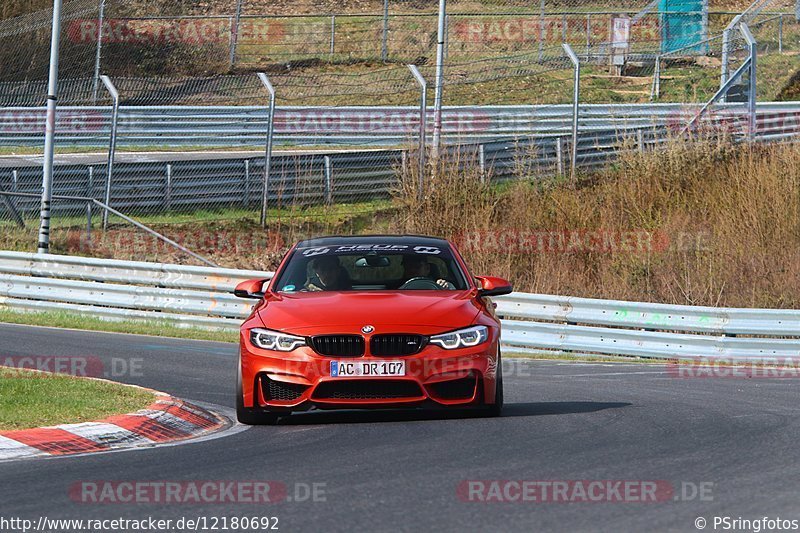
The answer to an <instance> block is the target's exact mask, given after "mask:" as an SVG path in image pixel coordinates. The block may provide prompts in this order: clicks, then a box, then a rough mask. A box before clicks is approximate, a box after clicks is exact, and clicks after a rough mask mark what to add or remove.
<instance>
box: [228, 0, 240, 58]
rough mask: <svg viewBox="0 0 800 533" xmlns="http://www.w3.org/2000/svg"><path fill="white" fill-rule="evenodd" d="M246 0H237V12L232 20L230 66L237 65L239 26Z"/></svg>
mask: <svg viewBox="0 0 800 533" xmlns="http://www.w3.org/2000/svg"><path fill="white" fill-rule="evenodd" d="M243 1H244V0H236V14H235V15H234V17H233V20H231V49H230V57H229V58H228V63H229V65H230V68H233V67H234V66H235V65H236V51H237V48H238V47H239V27H240V24H241V21H242V3H243Z"/></svg>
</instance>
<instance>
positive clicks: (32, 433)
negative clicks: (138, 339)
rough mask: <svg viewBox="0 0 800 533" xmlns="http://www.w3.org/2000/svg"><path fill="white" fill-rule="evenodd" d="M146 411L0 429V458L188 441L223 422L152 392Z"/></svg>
mask: <svg viewBox="0 0 800 533" xmlns="http://www.w3.org/2000/svg"><path fill="white" fill-rule="evenodd" d="M156 394H157V396H156V398H155V401H154V402H153V403H152V404H151V405H150V406H148V407H147V408H146V409H142V410H140V411H136V412H135V413H130V414H126V415H115V416H110V417H108V418H106V419H103V420H98V421H96V422H84V423H80V424H62V425H58V426H50V427H41V428H35V429H22V430H16V431H3V432H0V461H8V460H14V459H25V458H29V457H47V456H63V455H74V454H85V453H93V452H106V451H112V450H124V449H130V448H140V447H147V446H156V445H160V444H166V443H173V442H178V441H183V440H187V439H194V438H198V437H202V436H205V435H208V434H210V433H213V432H216V431H218V430H220V429H222V428H224V427H227V426H228V425H229V422H228V420H227V419H225V418H224V417H222V416H220V415H217V414H215V413H212V412H211V411H208V410H206V409H203V408H202V407H199V406H197V405H193V404H191V403H188V402H185V401H183V400H180V399H178V398H174V397H172V396H169V395H166V394H163V393H156Z"/></svg>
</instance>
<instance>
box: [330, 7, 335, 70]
mask: <svg viewBox="0 0 800 533" xmlns="http://www.w3.org/2000/svg"><path fill="white" fill-rule="evenodd" d="M335 50H336V15H331V53H330V59H329V60H330V61H333V52H334V51H335Z"/></svg>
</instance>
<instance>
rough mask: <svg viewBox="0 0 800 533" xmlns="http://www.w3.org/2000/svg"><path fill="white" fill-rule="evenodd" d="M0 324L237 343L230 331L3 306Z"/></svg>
mask: <svg viewBox="0 0 800 533" xmlns="http://www.w3.org/2000/svg"><path fill="white" fill-rule="evenodd" d="M0 322H5V323H7V324H25V325H31V326H48V327H53V328H67V329H80V330H86V331H107V332H111V333H129V334H134V335H151V336H155V337H172V338H178V339H194V340H202V341H217V342H237V340H238V337H239V335H238V333H236V332H229V331H213V330H206V329H198V328H179V327H176V326H175V325H173V324H171V323H169V322H154V321H138V320H125V321H115V320H101V319H99V318H94V317H89V316H84V315H80V314H77V313H67V312H55V311H48V312H44V313H38V312H37V313H26V312H19V311H12V310H10V309H7V308H4V307H2V306H0Z"/></svg>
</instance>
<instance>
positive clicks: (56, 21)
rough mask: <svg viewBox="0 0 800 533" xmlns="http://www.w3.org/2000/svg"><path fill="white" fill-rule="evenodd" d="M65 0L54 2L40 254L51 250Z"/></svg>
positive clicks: (40, 225)
mask: <svg viewBox="0 0 800 533" xmlns="http://www.w3.org/2000/svg"><path fill="white" fill-rule="evenodd" d="M61 7H62V0H54V1H53V26H52V28H53V29H52V31H51V32H50V33H51V35H50V69H49V73H48V81H47V118H46V120H45V133H44V161H43V163H42V204H41V210H40V211H39V242H38V244H37V247H36V251H37V253H40V254H46V253H48V252H49V251H50V213H51V207H52V203H53V158H54V155H55V137H56V109H57V108H58V57H59V56H58V53H59V45H60V42H61V40H60V39H61Z"/></svg>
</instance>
